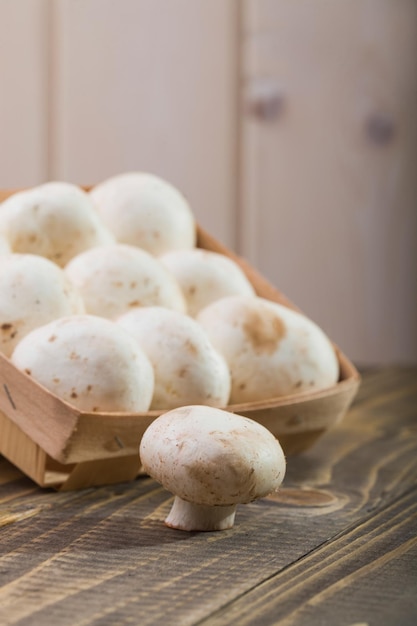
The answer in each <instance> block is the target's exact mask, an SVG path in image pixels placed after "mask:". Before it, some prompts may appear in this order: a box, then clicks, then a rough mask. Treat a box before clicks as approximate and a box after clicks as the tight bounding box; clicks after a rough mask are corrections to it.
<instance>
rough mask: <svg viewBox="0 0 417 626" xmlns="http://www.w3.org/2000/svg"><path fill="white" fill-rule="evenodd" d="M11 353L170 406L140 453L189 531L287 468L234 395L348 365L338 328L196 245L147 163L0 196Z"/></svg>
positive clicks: (40, 378) (93, 407) (176, 202)
mask: <svg viewBox="0 0 417 626" xmlns="http://www.w3.org/2000/svg"><path fill="white" fill-rule="evenodd" d="M0 352H2V353H3V354H4V355H5V356H6V357H8V358H10V359H11V361H12V363H13V364H14V365H15V366H16V368H18V369H19V370H21V371H23V372H24V373H25V374H26V375H27V376H30V377H32V378H33V379H34V380H36V381H37V382H39V383H40V384H41V385H42V386H44V387H45V388H47V389H48V390H50V391H51V392H52V393H53V394H55V395H56V396H57V397H59V398H61V399H62V400H64V401H65V402H67V403H69V404H71V405H73V406H74V407H77V408H78V409H80V410H82V411H88V412H96V413H104V412H117V413H119V412H121V413H123V412H126V413H141V412H147V411H149V410H156V411H158V412H159V413H161V414H162V415H161V416H160V417H157V418H156V419H155V420H154V421H153V422H152V423H151V425H150V426H149V428H148V429H147V430H146V432H145V434H144V436H143V438H142V441H141V444H140V450H139V452H140V458H141V463H142V465H143V468H144V469H145V471H146V472H147V473H148V474H150V475H151V476H152V477H154V478H155V479H156V480H157V481H159V482H160V483H162V485H163V486H164V487H165V488H166V489H167V490H169V491H171V492H172V493H173V494H174V496H175V498H174V503H173V507H172V510H171V512H170V513H169V515H168V517H167V519H166V524H167V525H168V526H171V527H173V528H179V529H183V530H223V529H227V528H230V527H232V526H233V523H234V517H235V511H236V505H237V504H238V503H248V502H252V501H253V500H255V499H256V498H260V497H264V496H265V495H267V494H269V493H270V492H272V491H274V490H276V489H277V488H278V487H279V485H280V483H281V481H282V479H283V477H284V473H285V458H284V454H283V451H282V449H281V446H280V444H279V442H278V441H277V439H276V438H275V437H274V436H273V435H272V433H271V432H270V431H268V430H267V429H266V428H264V427H263V426H261V425H260V424H258V423H257V422H254V421H253V420H251V419H248V418H246V417H242V416H240V415H237V414H236V413H237V412H239V406H236V405H242V404H245V405H246V408H247V406H248V404H249V403H254V402H257V401H260V400H262V401H268V402H272V401H273V400H276V399H278V398H282V397H283V396H291V395H294V394H300V393H303V392H306V391H311V390H315V391H317V390H320V389H324V388H328V387H331V386H332V385H334V384H335V383H336V382H337V381H338V377H339V366H338V360H337V356H336V353H335V350H334V347H333V345H332V343H331V342H330V340H329V339H328V338H327V336H326V335H325V333H324V332H323V331H322V330H321V329H320V328H319V327H318V326H317V325H316V324H314V323H313V322H312V321H311V320H309V319H308V318H307V317H306V316H305V315H303V314H301V313H299V312H296V311H293V310H292V309H289V308H287V307H285V306H282V305H280V304H277V303H275V302H272V301H269V300H266V299H264V298H261V297H260V296H258V295H257V293H256V291H255V289H254V286H253V285H252V283H251V282H250V280H249V279H248V277H247V276H246V274H245V273H244V271H243V270H242V269H241V267H240V265H239V264H238V263H236V262H235V261H234V260H232V259H231V258H230V257H228V256H226V255H223V254H219V253H218V252H214V251H211V250H204V249H201V248H198V247H197V224H196V220H195V217H194V214H193V212H192V210H191V208H190V206H189V204H188V202H187V200H186V199H185V198H184V196H183V195H182V194H181V193H180V192H179V191H178V190H177V189H176V188H175V187H173V186H172V185H170V184H169V183H167V182H166V181H164V180H162V179H160V178H158V177H157V176H154V175H151V174H147V173H143V172H129V173H126V174H122V175H119V176H114V177H112V178H110V179H108V180H105V181H103V182H102V183H100V184H98V185H97V186H96V187H94V188H93V189H92V190H90V191H89V192H87V191H84V190H82V189H81V188H80V187H78V186H76V185H72V184H70V183H63V182H50V183H47V184H43V185H39V186H38V187H34V188H32V189H28V190H25V191H22V192H18V193H15V194H12V195H11V196H10V197H9V198H8V199H6V200H5V201H4V202H3V203H1V204H0ZM233 405H234V406H233ZM227 409H229V410H227ZM231 410H233V411H235V412H233V413H232V412H230V411H231Z"/></svg>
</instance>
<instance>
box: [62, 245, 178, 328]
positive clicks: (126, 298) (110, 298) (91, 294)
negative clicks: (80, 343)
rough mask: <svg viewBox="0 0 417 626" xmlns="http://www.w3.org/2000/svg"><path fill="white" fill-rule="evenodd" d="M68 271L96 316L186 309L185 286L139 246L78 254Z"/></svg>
mask: <svg viewBox="0 0 417 626" xmlns="http://www.w3.org/2000/svg"><path fill="white" fill-rule="evenodd" d="M65 271H66V273H67V275H68V277H69V278H70V280H71V281H72V282H73V283H74V285H75V286H76V287H77V288H78V289H79V291H80V293H81V295H82V296H83V298H84V302H85V306H86V310H87V312H88V313H91V314H92V315H100V316H102V317H108V318H112V319H113V318H116V317H118V316H119V315H122V314H123V313H125V312H126V311H128V310H129V309H131V308H133V307H138V306H151V305H157V306H165V307H168V308H172V309H176V310H179V311H185V308H186V305H185V300H184V296H183V294H182V291H181V288H180V286H179V285H178V283H177V281H176V280H175V278H174V277H173V276H172V274H170V273H169V271H168V270H167V269H166V267H165V266H164V265H162V263H161V262H160V261H159V260H158V259H157V258H155V257H153V256H152V255H151V254H149V253H148V252H146V251H145V250H141V249H140V248H136V247H135V246H128V245H126V244H115V245H114V246H109V247H108V248H103V247H101V248H92V249H91V250H87V251H86V252H83V253H81V254H79V255H78V256H76V257H75V258H74V259H72V260H71V261H70V262H69V264H68V265H67V266H66V268H65Z"/></svg>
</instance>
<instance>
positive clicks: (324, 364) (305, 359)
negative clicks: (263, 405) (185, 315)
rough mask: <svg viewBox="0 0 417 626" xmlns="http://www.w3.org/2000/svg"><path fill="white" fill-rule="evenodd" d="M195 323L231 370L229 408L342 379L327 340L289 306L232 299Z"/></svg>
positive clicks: (207, 311)
mask: <svg viewBox="0 0 417 626" xmlns="http://www.w3.org/2000/svg"><path fill="white" fill-rule="evenodd" d="M197 320H198V322H199V323H200V324H201V325H202V327H203V328H204V330H205V331H206V333H207V334H208V336H209V338H210V340H211V342H212V343H213V345H214V347H215V348H216V349H217V350H218V351H219V352H220V353H221V354H223V356H224V358H225V359H226V362H227V364H228V366H229V369H230V372H231V376H232V391H231V396H230V403H231V404H238V403H241V402H253V401H256V400H263V399H269V398H276V397H279V396H285V395H291V394H294V393H299V392H302V391H306V390H310V391H313V390H318V389H323V388H327V387H331V386H332V385H334V384H335V383H336V382H337V380H338V377H339V365H338V360H337V356H336V352H335V350H334V347H333V345H332V343H331V342H330V340H329V339H328V337H327V336H326V335H325V333H324V332H323V331H322V330H321V329H320V328H319V327H318V326H317V325H316V324H315V323H314V322H312V321H311V320H310V319H308V318H307V317H306V316H305V315H302V314H301V313H298V312H296V311H293V310H291V309H289V308H287V307H285V306H282V305H280V304H277V303H274V302H271V301H269V300H265V299H263V298H258V297H256V298H247V297H243V296H230V297H228V298H223V299H221V300H218V301H217V302H214V303H213V304H211V305H209V306H208V307H206V308H205V309H203V310H202V311H201V312H200V313H199V315H198V316H197Z"/></svg>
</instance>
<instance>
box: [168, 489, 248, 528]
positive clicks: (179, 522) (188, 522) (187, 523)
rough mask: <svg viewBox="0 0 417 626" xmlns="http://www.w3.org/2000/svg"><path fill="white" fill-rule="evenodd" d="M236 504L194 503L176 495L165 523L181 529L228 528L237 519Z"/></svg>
mask: <svg viewBox="0 0 417 626" xmlns="http://www.w3.org/2000/svg"><path fill="white" fill-rule="evenodd" d="M235 513H236V504H231V505H226V506H210V505H206V504H193V503H192V502H186V501H185V500H182V498H180V497H179V496H175V498H174V503H173V505H172V508H171V510H170V512H169V514H168V517H167V518H166V520H165V524H166V525H167V526H170V527H171V528H178V529H179V530H189V531H190V530H226V529H228V528H232V526H233V524H234V521H235Z"/></svg>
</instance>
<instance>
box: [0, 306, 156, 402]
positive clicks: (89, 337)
mask: <svg viewBox="0 0 417 626" xmlns="http://www.w3.org/2000/svg"><path fill="white" fill-rule="evenodd" d="M11 360H12V362H13V363H14V365H15V366H16V367H17V368H18V369H20V370H22V371H24V372H26V373H27V374H28V375H30V376H32V377H33V378H34V379H35V380H36V381H37V382H39V383H40V384H41V385H43V386H44V387H46V388H47V389H49V390H50V391H51V392H52V393H54V394H55V395H56V396H58V397H59V398H61V399H63V400H65V401H66V402H69V403H70V404H72V405H74V406H76V407H77V408H79V409H81V410H83V411H91V412H97V411H105V412H107V411H128V412H136V411H147V410H148V408H149V405H150V402H151V398H152V393H153V381H154V378H153V369H152V365H151V364H150V362H149V359H148V358H147V356H146V355H145V353H144V352H143V351H142V350H141V349H140V347H139V346H138V345H137V344H136V343H135V341H132V338H131V337H130V335H129V334H128V333H127V332H126V331H125V330H123V328H120V327H119V326H117V324H115V323H114V322H111V321H110V320H106V319H103V318H100V317H95V316H92V315H74V316H72V317H66V318H61V319H59V320H55V321H53V322H50V323H49V324H46V325H45V326H42V327H40V328H37V329H35V330H33V331H32V332H31V333H29V334H28V335H26V337H24V339H22V341H21V342H20V343H19V344H18V345H17V347H16V348H15V350H14V352H13V354H12V357H11Z"/></svg>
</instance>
